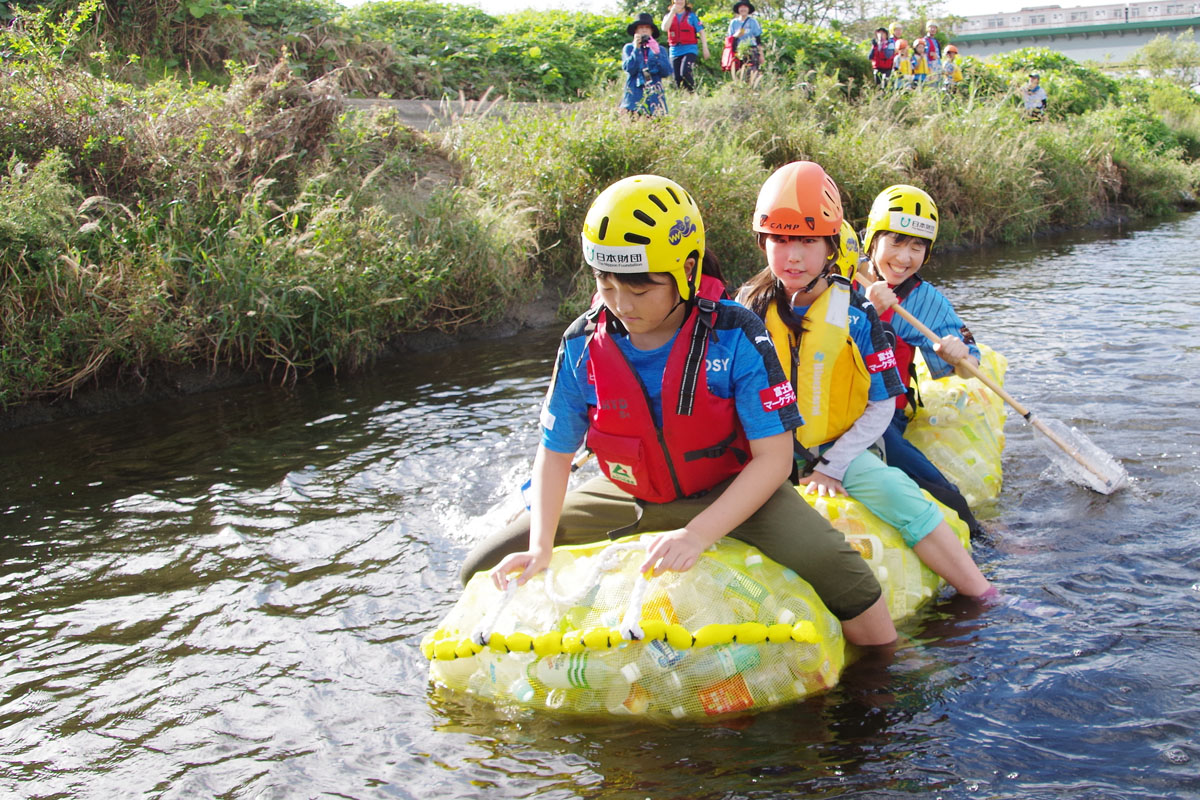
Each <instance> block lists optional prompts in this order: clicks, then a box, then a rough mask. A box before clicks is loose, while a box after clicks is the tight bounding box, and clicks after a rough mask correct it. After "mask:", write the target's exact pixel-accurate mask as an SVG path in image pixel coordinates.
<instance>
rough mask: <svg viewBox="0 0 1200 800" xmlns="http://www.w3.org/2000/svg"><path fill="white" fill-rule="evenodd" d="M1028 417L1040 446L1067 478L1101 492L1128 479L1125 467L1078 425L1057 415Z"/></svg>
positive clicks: (1115, 487) (1122, 483)
mask: <svg viewBox="0 0 1200 800" xmlns="http://www.w3.org/2000/svg"><path fill="white" fill-rule="evenodd" d="M1029 421H1030V422H1031V423H1032V424H1033V426H1034V430H1035V431H1037V433H1038V434H1039V435H1038V436H1035V437H1034V439H1035V440H1036V441H1037V444H1038V447H1039V448H1040V449H1041V450H1042V452H1044V453H1045V454H1046V456H1047V457H1048V458H1049V459H1050V460H1051V461H1053V462H1054V463H1055V464H1056V465H1058V467H1059V469H1061V470H1062V471H1063V473H1064V474H1065V475H1066V476H1067V479H1068V480H1070V481H1072V482H1074V483H1078V484H1079V485H1080V486H1085V487H1087V488H1089V489H1092V490H1093V491H1097V492H1100V494H1112V493H1113V492H1115V491H1116V490H1117V489H1120V488H1121V487H1122V486H1124V485H1125V484H1126V483H1127V482H1128V481H1129V475H1128V473H1126V472H1125V468H1124V467H1122V466H1121V465H1120V464H1118V463H1117V460H1116V459H1115V458H1113V457H1112V456H1110V455H1109V454H1108V453H1106V452H1105V451H1104V450H1102V449H1100V447H1099V446H1098V445H1097V444H1096V443H1095V442H1093V441H1092V440H1091V439H1089V438H1088V437H1086V436H1084V435H1083V434H1082V433H1080V432H1079V430H1078V429H1076V428H1069V427H1067V426H1066V425H1065V424H1064V423H1062V422H1060V421H1059V420H1056V419H1044V418H1038V417H1031V418H1030V420H1029Z"/></svg>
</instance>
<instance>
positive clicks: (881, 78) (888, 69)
mask: <svg viewBox="0 0 1200 800" xmlns="http://www.w3.org/2000/svg"><path fill="white" fill-rule="evenodd" d="M867 58H868V59H869V60H870V62H871V69H872V71H874V73H875V85H876V86H884V87H886V86H887V85H888V83H889V82H890V79H891V77H892V67H893V65H894V62H895V59H896V40H895V39H892V38H890V37H889V36H888V30H887V28H876V29H875V39H874V40H873V41H872V42H871V51H870V52H869V53H868V54H867Z"/></svg>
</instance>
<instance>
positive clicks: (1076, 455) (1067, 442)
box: [856, 274, 1129, 494]
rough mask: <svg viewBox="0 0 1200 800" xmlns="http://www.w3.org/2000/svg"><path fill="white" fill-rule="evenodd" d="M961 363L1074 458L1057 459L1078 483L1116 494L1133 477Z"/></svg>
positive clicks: (932, 336)
mask: <svg viewBox="0 0 1200 800" xmlns="http://www.w3.org/2000/svg"><path fill="white" fill-rule="evenodd" d="M856 277H857V278H858V282H859V283H860V284H862V285H863V287H864V291H865V287H867V286H869V285H871V284H872V283H874V282H875V281H873V280H871V279H869V278H867V277H866V276H864V275H861V274H860V275H858V276H856ZM892 308H893V309H894V310H895V312H896V313H897V314H899V315H900V318H901V319H903V320H904V321H905V322H907V323H908V324H909V325H912V326H913V327H914V328H916V329H917V330H918V331H920V332H921V334H922V335H924V336H925V338H926V339H928V340H929V341H930V342H937V341H939V340H940V339H941V338H942V337H940V336H938V335H937V334H936V333H934V332H933V331H931V330H930V329H929V328H928V327H926V326H925V325H924V324H923V323H922V322H921V321H920V320H919V319H917V318H916V317H914V316H913V315H912V314H910V313H909V312H908V311H907V310H906V309H905V308H904V307H903V306H901V305H900V304H899V303H896V304H895V305H893V306H892ZM958 366H961V367H962V368H963V369H964V370H965V371H967V372H969V373H971V375H972V376H973V377H975V378H978V379H979V381H980V382H981V383H983V385H984V386H986V387H988V388H989V389H991V390H992V391H993V392H995V393H996V394H998V395H999V396H1000V397H1001V398H1002V399H1003V400H1004V402H1006V403H1008V404H1009V405H1010V406H1012V407H1013V409H1014V410H1016V412H1017V413H1018V414H1020V415H1021V416H1022V417H1024V418H1025V421H1026V422H1028V423H1029V424H1030V425H1032V426H1033V427H1034V428H1035V429H1036V430H1037V431H1039V432H1040V433H1042V434H1043V435H1044V436H1045V437H1046V438H1047V439H1049V440H1050V441H1051V442H1052V443H1053V444H1054V445H1055V446H1056V447H1058V448H1059V450H1061V451H1062V452H1063V453H1066V454H1067V455H1068V456H1070V457H1071V459H1072V461H1066V460H1064V459H1058V458H1055V459H1054V461H1055V463H1057V464H1058V465H1059V466H1060V467H1062V468H1063V471H1064V472H1066V473H1067V474H1068V476H1071V477H1075V478H1077V479H1078V480H1077V482H1079V483H1082V484H1084V485H1085V486H1088V487H1089V488H1091V489H1094V490H1095V491H1097V492H1100V493H1101V494H1112V493H1113V492H1115V491H1116V490H1117V489H1119V488H1121V487H1122V486H1124V485H1125V482H1126V481H1127V480H1128V479H1129V476H1128V474H1126V472H1125V469H1124V467H1122V466H1121V465H1120V464H1118V463H1117V462H1116V459H1114V458H1113V457H1112V456H1110V455H1109V454H1108V453H1106V452H1104V451H1103V450H1101V449H1100V448H1099V447H1098V446H1097V445H1096V444H1094V443H1093V442H1092V441H1091V440H1090V439H1088V438H1087V437H1086V436H1084V435H1083V434H1082V433H1080V432H1079V431H1077V430H1075V429H1074V428H1068V427H1067V426H1066V425H1064V424H1063V423H1061V422H1057V420H1046V421H1043V420H1042V419H1040V418H1038V417H1036V416H1034V414H1033V412H1032V411H1030V410H1029V409H1027V408H1025V406H1023V405H1021V403H1019V402H1017V399H1016V398H1015V397H1013V396H1012V395H1011V394H1009V393H1008V392H1006V391H1005V390H1004V388H1003V387H1002V386H1000V385H999V384H997V383H996V382H995V381H993V380H992V379H991V378H990V377H988V376H987V375H985V374H984V373H983V371H982V370H981V369H979V367H977V366H975V364H973V363H972V362H970V361H968V360H966V359H964V360H963V361H960V362H959V363H958ZM1075 464H1077V465H1078V466H1079V467H1082V468H1083V470H1082V471H1080V470H1079V469H1078V468H1076V467H1075V466H1074V465H1075Z"/></svg>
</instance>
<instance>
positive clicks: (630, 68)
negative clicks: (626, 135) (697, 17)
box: [621, 13, 671, 116]
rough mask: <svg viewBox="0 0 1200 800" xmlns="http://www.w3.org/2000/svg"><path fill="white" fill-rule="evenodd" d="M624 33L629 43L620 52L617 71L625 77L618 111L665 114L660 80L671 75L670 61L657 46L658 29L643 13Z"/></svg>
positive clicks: (649, 17) (665, 106) (651, 114)
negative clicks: (629, 37)
mask: <svg viewBox="0 0 1200 800" xmlns="http://www.w3.org/2000/svg"><path fill="white" fill-rule="evenodd" d="M625 32H626V33H627V34H629V35H630V36H632V37H633V41H632V42H630V43H629V44H627V45H625V49H624V50H623V51H622V53H621V68H622V69H623V70H625V74H626V75H627V76H628V77H627V78H626V79H625V96H624V97H623V98H621V110H622V111H628V112H629V113H631V114H644V115H646V116H655V115H665V114H666V113H667V98H666V95H664V94H663V85H662V80H663V78H665V77H667V76H668V75H670V74H671V60H670V59H669V58H668V57H667V51H666V50H665V49H663V48H662V47H660V46H659V44H658V35H659V30H658V26H657V25H655V24H654V18H653V17H651V16H650V15H649V14H645V13H643V14H639V15H638V18H637V19H635V20H634V21H633V22H631V23H629V27H627V28H626V29H625Z"/></svg>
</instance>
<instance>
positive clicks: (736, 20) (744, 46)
mask: <svg viewBox="0 0 1200 800" xmlns="http://www.w3.org/2000/svg"><path fill="white" fill-rule="evenodd" d="M753 13H754V4H753V3H751V2H749V0H737V2H735V3H734V4H733V19H731V20H729V31H728V33H727V35H726V37H725V44H726V47H728V48H730V50H731V52H732V54H733V68H734V69H740V68H741V67H747V68H749V69H750V70H752V71H754V72H757V71H758V70H759V69H761V68H762V60H763V59H762V50H761V49H760V48H761V41H760V39H761V37H762V25H761V24H759V21H758V18H757V17H754V16H751V15H752V14H753ZM739 54H740V55H739Z"/></svg>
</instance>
